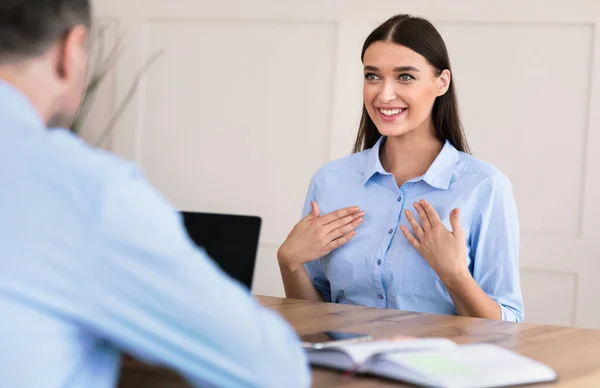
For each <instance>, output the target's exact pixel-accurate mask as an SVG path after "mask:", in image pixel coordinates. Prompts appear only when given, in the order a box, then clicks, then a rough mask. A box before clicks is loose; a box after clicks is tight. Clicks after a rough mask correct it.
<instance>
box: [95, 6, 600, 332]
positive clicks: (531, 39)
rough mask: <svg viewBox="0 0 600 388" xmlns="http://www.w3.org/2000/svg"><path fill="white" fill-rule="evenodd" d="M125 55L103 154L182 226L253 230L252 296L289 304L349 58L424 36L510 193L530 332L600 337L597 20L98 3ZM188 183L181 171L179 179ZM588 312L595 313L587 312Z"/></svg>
mask: <svg viewBox="0 0 600 388" xmlns="http://www.w3.org/2000/svg"><path fill="white" fill-rule="evenodd" d="M96 7H97V9H96V11H97V16H98V20H99V22H100V23H104V24H108V26H109V29H110V30H111V31H112V32H111V33H113V34H114V35H113V36H114V37H116V36H117V34H118V32H119V31H121V30H124V31H125V33H126V36H125V37H126V40H125V42H126V46H127V50H126V51H125V52H124V55H123V57H122V58H121V60H120V62H119V65H118V68H117V69H116V72H115V73H114V75H113V78H111V79H110V80H109V83H107V86H106V87H105V90H103V93H102V94H101V96H99V98H98V100H97V101H96V108H95V109H96V110H97V111H98V112H100V113H96V114H97V116H96V117H98V118H97V120H92V122H91V123H90V127H89V128H88V133H92V132H97V131H98V129H97V128H96V127H98V126H99V125H101V124H100V123H101V122H102V120H103V119H102V117H103V114H104V113H105V112H110V110H111V109H114V106H115V105H116V102H118V101H120V100H121V99H122V98H123V97H124V96H125V94H126V92H127V89H128V87H129V85H130V84H131V82H132V80H133V77H134V76H135V73H136V71H137V70H138V69H139V68H140V67H141V66H142V63H143V62H144V60H145V59H147V58H148V57H150V56H151V55H152V54H153V53H154V52H156V51H157V50H161V49H164V50H165V54H164V55H163V56H162V57H161V59H159V61H158V62H157V63H156V64H155V65H154V66H153V67H152V69H151V70H150V71H149V72H148V73H147V74H146V76H145V78H144V80H145V81H144V82H143V84H142V87H141V89H140V90H139V92H138V94H137V95H136V98H135V99H134V100H133V103H132V105H131V106H130V107H129V108H128V110H127V111H126V113H125V115H124V116H123V118H122V120H121V121H120V122H119V125H118V127H117V130H116V132H115V133H114V136H113V137H112V138H111V142H110V143H109V144H108V145H107V147H110V148H111V149H112V150H114V151H115V152H117V153H119V154H121V155H123V156H125V157H127V158H131V159H134V160H136V161H138V162H139V163H140V164H141V166H142V167H143V168H144V169H145V171H146V173H147V175H148V177H149V179H150V180H151V181H152V182H153V183H154V184H156V185H157V186H158V187H159V188H160V189H161V190H162V191H163V192H164V193H165V194H166V195H167V196H168V197H169V198H170V199H171V200H172V201H173V202H174V203H175V205H176V206H178V207H179V208H182V209H184V208H185V209H189V210H198V211H216V212H234V213H245V214H258V215H260V216H261V217H262V218H263V225H264V227H263V231H262V235H261V243H260V250H259V261H258V264H257V271H256V277H255V287H254V291H255V292H256V293H260V294H267V295H283V288H282V285H281V280H280V277H279V270H278V267H277V263H276V258H275V252H276V250H277V247H278V245H279V244H280V243H281V242H282V241H283V239H284V238H285V236H286V234H287V232H288V231H289V229H290V228H291V227H292V226H293V225H294V224H295V222H296V221H297V220H298V218H299V216H300V212H301V207H302V203H303V200H304V195H305V191H306V187H307V184H308V180H309V178H310V176H311V174H312V173H313V172H314V171H315V170H316V169H317V168H318V167H319V166H320V165H322V164H323V163H325V162H326V161H328V160H331V159H334V158H337V157H341V156H344V155H346V154H348V153H349V151H350V149H351V146H352V143H353V140H354V136H355V134H356V129H357V124H358V118H359V113H360V107H361V85H362V70H361V64H360V48H361V46H362V43H363V40H364V39H365V37H366V36H367V34H368V33H369V32H370V31H371V30H372V29H373V28H374V27H375V26H376V25H377V24H378V23H379V22H381V21H383V20H384V19H386V18H387V17H389V16H392V15H393V14H396V13H400V12H408V13H413V14H418V15H423V16H426V17H427V18H429V19H430V20H431V21H432V22H433V23H434V24H435V25H436V26H437V27H438V28H439V29H440V31H441V33H442V35H443V37H444V38H445V40H446V43H447V46H448V49H449V51H450V55H451V60H452V62H453V67H454V76H455V77H454V79H455V81H456V84H457V86H458V94H459V100H460V104H461V110H462V114H463V120H464V123H465V126H466V132H467V136H468V139H469V141H470V143H471V146H472V148H473V150H474V153H475V155H476V156H477V157H479V158H482V159H484V160H487V161H489V162H491V163H494V164H496V165H497V166H498V167H499V168H501V169H502V170H503V171H504V172H505V173H506V174H507V175H508V176H509V177H510V178H511V180H512V182H513V185H514V188H515V196H516V200H517V205H518V208H519V212H520V218H521V239H522V247H521V265H522V272H521V273H522V286H523V292H524V296H525V303H526V305H525V308H526V320H527V321H529V322H542V323H551V324H559V325H576V326H580V327H595V328H600V309H598V308H595V306H596V305H597V303H596V300H597V297H598V296H600V282H598V281H596V279H597V278H598V277H599V276H600V260H598V259H597V257H598V252H600V249H599V248H600V183H599V180H598V179H594V178H595V177H597V176H598V175H599V174H600V153H594V152H593V151H594V149H598V148H599V146H600V49H599V45H598V42H600V33H599V31H600V2H598V1H594V0H590V1H584V0H573V1H569V2H563V1H558V0H552V1H550V0H548V1H533V0H529V1H524V0H488V1H485V2H482V1H467V0H455V1H452V2H447V1H444V0H419V1H417V0H415V1H408V0H407V1H400V0H397V1H391V0H389V1H384V0H378V1H377V2H373V1H368V0H337V1H335V0H304V1H291V0H290V1H281V0H260V1H244V0H221V1H218V2H217V1H208V0H135V1H132V0H128V1H121V0H97V1H96ZM189 166H192V167H191V168H190V167H189ZM588 305H589V307H588Z"/></svg>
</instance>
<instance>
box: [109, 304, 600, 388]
mask: <svg viewBox="0 0 600 388" xmlns="http://www.w3.org/2000/svg"><path fill="white" fill-rule="evenodd" d="M257 298H258V300H259V301H260V303H261V304H263V305H264V306H266V307H269V308H271V309H273V310H275V311H277V312H279V313H280V314H281V315H282V316H283V317H284V318H285V319H287V320H288V321H289V322H290V324H291V325H292V326H293V327H294V328H295V329H296V331H298V332H299V333H301V334H304V333H310V332H316V331H322V330H335V329H337V330H347V331H356V332H362V333H369V334H372V335H373V336H375V337H376V338H384V337H388V336H392V335H399V334H402V335H413V336H436V337H447V338H450V339H452V340H454V341H456V342H458V343H467V342H488V343H495V344H498V345H501V346H504V347H506V348H508V349H512V350H514V351H516V352H518V353H521V354H523V355H525V356H528V357H531V358H533V359H536V360H538V361H541V362H543V363H545V364H547V365H549V366H550V367H552V368H554V370H556V372H557V373H558V374H559V380H558V382H557V383H556V384H553V385H552V386H559V387H600V331H597V330H584V329H573V328H568V327H557V326H545V325H534V324H525V323H521V324H515V323H508V322H499V321H488V320H484V319H475V318H464V317H452V316H443V315H432V314H418V313H411V312H406V311H398V310H385V309H373V308H367V307H357V306H346V305H338V304H330V303H315V302H306V301H300V300H293V299H282V298H273V297H265V296H258V297H257ZM338 386H344V387H352V388H366V387H400V386H404V385H401V384H398V383H395V382H391V381H387V380H381V379H377V378H367V377H351V378H346V377H343V376H342V375H341V374H340V373H337V372H334V371H330V370H326V369H318V368H315V369H313V387H338ZM538 386H541V385H536V387H538ZM544 386H548V385H544ZM119 387H120V388H141V387H144V388H158V387H161V388H183V387H188V385H186V384H185V383H184V382H183V381H182V380H181V379H180V378H179V377H177V376H176V375H175V374H173V373H171V372H169V371H166V370H163V369H158V368H152V367H148V366H145V365H142V364H139V363H137V362H135V361H133V360H129V359H127V360H125V362H124V364H123V368H122V375H121V381H120V385H119Z"/></svg>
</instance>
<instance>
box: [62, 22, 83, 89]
mask: <svg viewBox="0 0 600 388" xmlns="http://www.w3.org/2000/svg"><path fill="white" fill-rule="evenodd" d="M87 39H88V29H87V28H86V27H84V26H82V25H78V26H75V27H73V28H72V29H70V30H69V31H68V32H67V33H66V34H65V35H63V38H62V39H61V40H60V41H59V42H58V44H57V47H56V61H55V64H56V69H55V71H56V75H57V76H58V78H59V81H60V82H66V81H68V80H70V79H72V78H73V77H74V76H76V75H77V74H78V73H79V72H80V71H82V69H81V67H85V66H87V62H86V51H87V47H86V43H87Z"/></svg>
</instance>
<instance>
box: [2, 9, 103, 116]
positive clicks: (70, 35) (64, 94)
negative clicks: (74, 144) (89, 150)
mask: <svg viewBox="0 0 600 388" xmlns="http://www.w3.org/2000/svg"><path fill="white" fill-rule="evenodd" d="M90 8H91V6H90V0H0V79H2V80H5V81H7V82H9V83H11V84H13V85H14V86H15V87H17V88H18V89H19V90H21V92H23V93H24V94H25V95H26V96H27V97H28V98H29V99H30V100H31V102H32V103H33V105H34V106H35V107H36V109H37V110H38V112H39V114H40V115H41V116H42V117H43V119H44V121H45V122H46V125H47V126H48V127H58V126H63V127H67V126H70V124H71V122H72V120H73V118H74V116H75V114H76V113H77V110H78V107H79V104H80V103H81V98H82V94H83V91H84V90H85V82H86V69H87V55H88V48H87V41H88V35H89V30H90V28H91V23H92V22H91V9H90Z"/></svg>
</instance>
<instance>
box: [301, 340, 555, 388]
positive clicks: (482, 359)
mask: <svg viewBox="0 0 600 388" xmlns="http://www.w3.org/2000/svg"><path fill="white" fill-rule="evenodd" d="M306 352H307V355H308V358H309V360H310V362H311V364H313V365H316V366H322V367H329V368H334V369H338V370H344V371H354V372H355V373H368V374H372V375H377V376H383V377H387V378H390V379H394V380H399V381H404V382H408V383H412V384H416V385H420V386H426V387H453V388H455V387H456V388H459V387H460V388H462V387H464V388H467V387H473V388H475V387H477V388H485V387H502V386H511V385H520V384H529V383H538V382H550V381H554V380H556V379H557V375H556V373H555V372H554V371H553V370H552V369H551V368H549V367H548V366H546V365H544V364H542V363H539V362H537V361H535V360H532V359H530V358H527V357H524V356H522V355H520V354H518V353H515V352H512V351H509V350H507V349H504V348H502V347H500V346H496V345H491V344H468V345H457V344H456V343H454V342H452V341H450V340H448V339H445V338H404V339H401V340H385V341H372V342H358V343H351V344H344V345H340V346H336V347H331V348H325V349H319V350H315V349H311V350H306Z"/></svg>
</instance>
